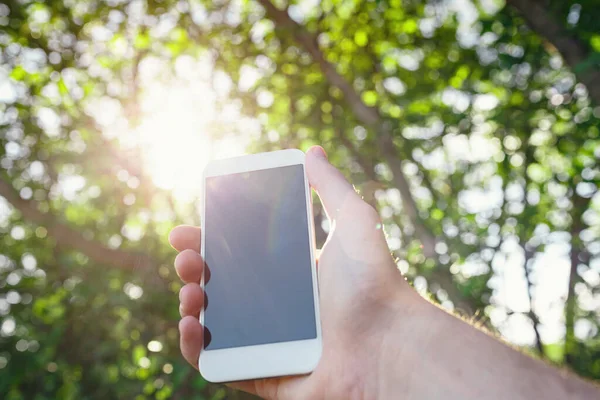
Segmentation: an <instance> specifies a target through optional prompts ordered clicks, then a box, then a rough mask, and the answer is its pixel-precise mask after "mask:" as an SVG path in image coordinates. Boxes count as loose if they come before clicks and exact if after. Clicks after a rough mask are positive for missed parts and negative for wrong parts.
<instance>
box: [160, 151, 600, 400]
mask: <svg viewBox="0 0 600 400" xmlns="http://www.w3.org/2000/svg"><path fill="white" fill-rule="evenodd" d="M306 170H307V173H308V179H309V182H310V185H311V186H312V188H313V189H314V190H316V192H317V193H318V195H319V197H320V198H321V202H322V203H323V206H324V207H325V211H326V212H327V216H328V218H329V222H330V226H331V228H330V232H329V236H328V238H327V241H326V243H325V245H324V246H323V249H322V252H321V255H320V258H319V260H318V271H319V292H320V305H321V327H322V332H323V355H322V357H321V360H320V362H319V365H318V366H317V368H316V369H315V371H313V372H312V373H311V374H309V375H305V376H294V377H284V378H269V379H259V380H254V381H247V382H236V383H234V384H232V385H231V386H233V387H236V388H239V389H243V390H246V391H248V392H251V393H255V394H257V395H259V396H261V397H265V398H270V399H400V398H402V399H507V398H510V399H527V400H529V399H532V398H535V399H556V400H558V399H560V400H563V399H567V398H569V399H589V398H590V399H591V398H600V392H598V390H597V389H596V388H595V387H594V386H593V385H591V384H589V383H587V382H584V381H582V380H580V379H578V378H576V377H573V376H570V375H568V374H564V373H561V372H560V371H557V370H556V369H554V368H552V367H550V366H548V365H546V364H544V363H541V362H539V361H537V360H534V359H531V358H529V357H527V356H525V355H523V354H521V353H519V352H517V351H514V350H513V349H511V348H509V347H507V346H505V345H504V344H503V343H501V342H499V341H497V340H494V339H493V338H491V337H490V336H488V335H486V334H484V333H483V332H481V331H479V330H477V329H475V328H473V327H472V326H470V325H468V324H466V323H464V322H463V321H461V320H459V319H457V318H454V317H453V316H451V315H450V314H447V313H446V312H444V311H442V310H440V309H438V308H437V307H435V306H433V305H432V304H430V303H429V302H427V301H426V300H424V299H422V298H421V297H420V296H419V295H418V294H417V293H416V292H415V291H414V290H412V289H411V288H410V287H409V285H408V284H407V283H406V282H405V280H404V279H403V277H402V276H401V275H400V273H399V271H398V269H397V268H396V265H395V263H394V261H393V259H392V257H391V256H390V252H389V250H388V247H387V244H386V241H385V237H384V234H383V231H382V228H381V223H380V220H379V217H378V215H377V213H376V212H375V210H374V209H373V208H372V207H371V206H369V205H368V204H366V203H365V202H364V201H363V200H362V199H361V198H360V196H359V195H358V194H356V192H355V191H354V188H353V187H352V186H351V185H350V184H349V183H348V182H347V181H346V179H344V177H343V175H342V174H341V173H340V172H339V171H338V170H337V169H335V168H334V167H333V166H332V165H331V164H330V163H329V162H328V161H327V158H326V155H325V152H324V151H323V149H321V148H320V147H313V148H311V149H310V150H309V151H308V152H307V154H306ZM169 239H170V242H171V244H172V245H173V247H175V248H176V249H177V250H178V251H180V253H179V255H178V256H177V258H176V259H175V268H176V269H177V273H178V274H179V276H180V277H181V279H182V280H183V281H184V282H186V285H185V286H184V287H183V288H182V289H181V292H180V294H179V298H180V301H181V305H180V312H181V316H182V319H181V322H180V323H179V330H180V334H181V352H182V354H183V356H184V357H185V359H186V360H187V361H188V362H189V363H190V364H191V365H192V366H194V368H197V365H198V356H199V354H200V348H201V347H202V335H203V328H202V327H201V326H200V323H199V321H198V315H199V313H200V309H201V308H202V307H203V305H204V301H205V299H204V293H203V292H202V289H201V288H200V285H199V284H198V282H199V281H200V277H201V276H202V271H203V266H204V262H203V260H202V258H201V257H200V254H198V253H199V251H200V240H201V233H200V229H198V228H194V227H189V226H180V227H177V228H175V229H174V230H173V231H172V232H171V235H170V238H169Z"/></svg>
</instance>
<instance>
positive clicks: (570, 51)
mask: <svg viewBox="0 0 600 400" xmlns="http://www.w3.org/2000/svg"><path fill="white" fill-rule="evenodd" d="M506 3H507V4H509V5H510V6H512V7H513V8H515V9H516V10H518V11H519V13H520V14H521V15H522V16H523V18H524V19H525V21H526V22H527V25H529V27H530V28H531V29H532V30H533V31H535V32H537V33H538V34H539V35H540V36H542V37H544V38H545V39H546V40H548V41H549V42H550V43H552V45H553V46H554V47H555V48H556V50H558V52H559V53H560V54H561V55H562V57H563V58H564V60H565V61H566V63H567V64H568V65H569V66H570V67H571V68H572V69H573V71H574V72H575V75H576V76H577V79H578V80H579V81H580V82H581V83H583V84H584V85H585V86H586V87H587V90H588V93H589V94H590V97H591V98H592V101H593V102H594V103H595V104H597V105H598V104H600V68H599V67H598V66H594V65H590V66H587V67H583V66H582V64H583V63H585V62H586V61H587V60H588V58H589V57H590V55H591V54H592V52H591V51H590V49H589V48H588V46H586V44H585V43H583V42H582V41H581V40H579V39H578V38H576V37H573V36H572V35H571V34H569V32H567V31H566V30H565V29H564V28H563V26H562V25H561V24H560V23H559V22H558V21H557V20H556V19H555V18H554V16H553V15H552V14H551V13H550V11H549V10H548V8H547V7H545V6H544V5H543V4H541V3H540V2H538V1H536V0H507V2H506Z"/></svg>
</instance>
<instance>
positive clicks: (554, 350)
mask: <svg viewBox="0 0 600 400" xmlns="http://www.w3.org/2000/svg"><path fill="white" fill-rule="evenodd" d="M259 3H260V2H256V1H226V0H225V1H214V2H213V1H205V0H192V1H190V2H186V1H174V0H162V1H152V0H147V1H133V2H120V1H119V2H117V1H115V2H110V1H95V0H92V1H87V2H80V1H75V0H69V1H35V2H32V1H8V2H5V3H2V4H0V144H1V146H0V184H2V185H0V318H1V320H0V397H2V398H7V399H30V398H35V399H54V398H61V399H106V398H127V399H152V398H155V399H167V398H206V399H220V398H224V397H227V398H242V397H243V395H242V394H237V393H235V392H233V391H231V390H227V389H224V388H223V387H220V386H216V385H209V384H207V382H205V381H204V380H202V378H201V377H200V376H199V375H198V374H197V372H196V371H195V370H193V369H191V367H189V366H187V365H186V363H185V362H184V361H183V360H182V358H181V357H180V355H179V349H178V334H177V319H178V317H179V315H178V312H177V292H178V290H179V288H180V286H181V284H180V283H179V280H178V278H177V277H176V276H175V274H174V271H173V270H172V267H171V264H172V259H173V256H174V252H173V251H172V250H171V249H170V248H169V247H168V245H167V244H166V235H167V233H168V231H169V229H170V228H171V227H173V226H174V225H176V224H177V223H191V224H197V223H198V220H197V213H196V208H195V204H194V202H193V201H187V200H181V199H178V198H177V197H176V196H174V195H173V193H171V192H169V191H167V190H164V189H161V188H160V187H157V185H155V184H154V183H153V180H152V177H151V176H149V174H148V171H147V170H146V168H145V167H147V163H145V161H144V154H143V153H144V152H145V149H144V148H143V147H139V146H137V147H136V146H130V145H128V144H127V143H125V142H124V141H123V140H122V137H121V136H120V135H122V132H121V131H119V132H117V133H116V134H115V132H112V131H111V129H112V126H111V127H110V129H109V127H107V125H106V124H105V123H104V122H103V119H111V118H114V119H115V120H117V122H118V123H119V124H120V125H119V126H120V127H121V128H122V129H123V130H125V131H128V130H134V129H135V128H136V127H138V126H139V125H140V124H141V123H142V122H143V112H142V111H143V110H141V106H140V98H141V97H142V96H143V95H144V90H145V88H144V87H140V81H141V78H140V77H139V72H140V71H141V70H142V67H141V65H142V64H143V63H144V62H147V61H148V60H155V61H156V60H158V61H157V62H160V63H163V64H164V65H165V66H166V67H165V70H166V71H167V72H165V76H163V77H161V78H164V80H165V82H166V85H167V87H168V85H169V82H170V81H169V79H171V78H174V77H177V76H178V75H177V74H178V72H177V68H178V65H179V64H178V63H182V62H183V61H185V60H186V59H188V60H189V59H192V60H199V59H202V58H203V57H204V58H208V59H210V69H211V71H212V75H211V78H210V79H209V80H210V81H211V83H213V84H214V83H215V82H217V81H218V79H219V78H218V77H217V75H218V74H223V75H224V76H226V78H225V81H227V82H230V83H232V84H231V85H230V87H229V88H228V89H227V90H226V91H227V100H226V101H223V100H222V99H221V101H219V104H218V105H217V106H216V107H217V110H219V112H221V111H222V110H223V108H225V107H226V106H227V105H234V106H235V107H237V108H239V110H240V112H241V113H242V114H243V115H245V116H250V117H252V118H254V119H255V120H256V121H258V122H259V125H260V128H259V131H260V134H259V135H257V137H255V138H253V140H252V141H251V144H250V146H249V149H248V150H250V151H267V150H273V149H277V148H283V147H297V148H300V149H303V150H305V149H307V148H308V147H309V146H310V145H313V144H321V145H322V146H324V147H325V148H326V150H327V151H328V153H329V158H330V160H331V161H332V162H333V163H334V164H335V165H337V166H339V167H340V168H342V170H343V171H344V173H345V174H346V175H347V176H348V177H349V179H350V180H351V181H352V182H353V183H354V184H355V186H356V187H357V189H358V190H360V191H361V193H362V194H363V195H364V197H365V199H366V200H367V201H369V202H371V203H372V204H374V205H376V206H377V207H378V209H379V211H380V213H381V215H382V219H383V224H384V228H385V230H386V233H387V235H388V237H389V244H390V248H391V250H392V251H393V252H394V255H395V256H396V257H397V259H398V266H399V268H400V269H401V270H402V271H403V272H404V273H405V274H406V275H407V277H408V278H409V279H410V280H411V281H412V282H413V283H414V286H415V288H416V289H417V290H419V291H420V292H422V293H423V294H424V295H431V296H432V297H433V298H434V299H435V300H437V301H439V302H440V303H441V304H442V305H443V306H445V307H448V308H453V307H457V308H463V309H464V310H465V311H470V312H475V311H476V310H478V311H482V312H483V316H482V318H483V322H484V323H485V324H486V325H487V326H488V327H489V328H490V329H492V330H495V331H496V332H498V333H499V334H503V335H505V336H510V335H509V334H508V333H506V332H507V331H506V330H505V327H506V326H508V325H510V323H511V319H512V318H514V317H515V316H520V317H523V318H524V319H525V320H526V321H527V323H531V322H533V324H534V325H536V328H540V326H544V325H545V324H547V326H555V325H559V328H558V331H560V332H562V331H566V333H565V334H564V335H562V336H563V337H560V338H552V339H548V340H542V341H543V342H544V345H543V346H542V345H539V346H538V347H537V350H532V351H536V352H537V353H538V355H540V356H542V357H545V358H547V359H549V360H551V361H553V362H555V363H557V364H561V365H565V366H568V367H570V368H572V369H574V370H575V371H576V372H577V373H579V374H581V375H583V376H587V377H590V378H593V379H600V364H599V362H598V359H599V358H598V352H599V351H600V345H599V344H598V343H599V342H598V340H599V328H598V325H599V318H600V316H599V312H600V310H599V309H598V307H597V306H596V304H597V299H598V296H600V293H599V288H600V278H599V277H598V275H599V272H600V259H599V258H598V257H599V254H600V216H599V213H600V200H599V195H598V183H599V180H600V169H599V166H598V159H600V152H599V150H598V149H600V104H598V103H594V102H593V99H592V97H591V96H590V95H589V93H590V92H591V90H590V89H592V88H587V89H586V88H585V87H584V86H583V85H582V84H581V83H578V82H577V79H576V74H578V75H577V76H579V74H583V73H590V71H591V72H593V71H596V72H597V70H598V69H599V65H600V62H599V60H598V55H599V54H600V36H598V32H599V31H600V26H599V25H598V24H599V22H598V21H600V18H598V17H600V15H598V8H597V7H596V4H595V3H596V2H595V1H594V0H589V1H581V2H578V3H576V4H575V3H572V2H563V1H549V2H546V3H548V10H549V12H551V14H552V15H553V16H554V18H555V20H556V21H558V22H557V23H558V24H559V25H560V26H559V28H560V30H562V31H564V32H567V34H568V35H570V37H574V38H577V39H578V40H579V41H580V42H581V43H583V45H584V47H585V50H586V51H587V52H588V53H587V57H586V58H585V61H584V62H582V63H580V64H578V65H567V63H566V61H565V60H563V59H562V58H561V57H560V55H559V54H558V53H557V50H556V48H555V47H554V46H552V45H551V44H550V43H549V42H548V38H544V37H543V36H541V35H539V34H537V33H535V32H532V31H531V29H529V28H528V27H527V25H526V23H525V22H526V21H525V20H524V19H523V18H522V17H521V16H520V14H519V13H518V12H516V11H515V10H514V9H512V8H499V7H498V4H497V2H489V1H488V2H481V3H480V2H475V3H471V2H464V3H465V4H466V5H465V8H464V9H457V8H456V7H452V6H450V5H449V4H450V3H452V2H439V1H434V0H432V1H428V2H418V1H400V0H389V1H358V0H357V1H336V0H322V1H321V2H320V4H319V6H318V7H309V6H307V5H306V3H304V2H294V1H292V2H290V3H289V5H290V8H289V13H290V15H292V17H293V18H294V19H295V20H296V21H300V23H299V26H298V27H295V26H293V25H292V24H290V23H288V24H281V23H280V22H275V23H274V22H273V21H271V20H269V16H268V15H267V14H266V13H265V10H264V9H263V7H262V6H260V4H259ZM275 3H276V4H277V5H278V6H280V7H281V6H282V5H283V3H285V2H275ZM280 3H281V4H280ZM446 3H448V4H446ZM306 43H309V44H312V45H316V48H317V50H318V51H320V52H321V53H322V55H323V59H322V60H321V61H318V62H317V61H316V60H315V57H314V54H310V51H309V50H308V49H307V47H306V46H307V44H306ZM325 63H329V66H330V67H331V69H329V70H328V69H327V68H328V67H327V65H325ZM324 65H325V67H324ZM248 71H251V72H252V73H249V72H248ZM324 71H325V72H324ZM332 72H333V73H337V74H339V75H340V76H341V78H342V79H343V81H344V82H346V83H347V87H346V89H348V88H349V90H351V91H354V92H355V93H356V94H357V96H356V101H359V102H362V104H363V105H364V106H367V108H368V109H371V107H372V108H374V109H375V110H376V111H377V112H376V118H377V120H378V121H377V122H376V123H367V122H365V121H364V118H362V117H361V116H360V115H359V113H357V112H356V105H355V104H354V105H353V104H350V102H349V101H348V100H349V97H348V93H347V92H344V90H345V89H344V88H343V87H341V86H343V84H342V85H340V83H339V82H338V81H335V79H333V80H332V78H331V76H332ZM251 75H253V76H254V77H255V78H256V79H250V78H249V77H250V76H251ZM245 80H246V81H245ZM242 82H246V83H247V84H246V86H244V85H242V84H241V83H242ZM238 83H239V84H238ZM597 84H598V83H597ZM216 86H218V85H216V84H215V87H216ZM238 106H239V107H238ZM101 111H104V114H106V115H103V116H102V118H100V117H98V115H99V113H100V112H101ZM230 122H231V121H227V120H226V118H223V120H221V121H220V122H219V123H218V124H214V125H210V126H209V127H208V128H207V132H204V134H206V135H207V136H210V137H212V138H214V140H215V141H219V140H224V138H226V134H227V133H233V134H234V136H235V137H236V138H237V139H243V138H244V134H245V133H246V132H245V131H244V130H243V129H239V128H235V127H234V126H232V124H231V123H230ZM117 125H118V124H117ZM232 130H233V131H234V132H232ZM383 132H386V133H387V134H389V136H390V142H389V143H386V146H381V138H382V135H383ZM236 135H237V136H236ZM168 140H169V132H165V141H168ZM181 145H182V147H185V145H186V144H185V143H182V144H181ZM388 148H389V150H388V151H385V149H388ZM390 160H401V168H400V171H398V170H397V169H396V170H394V168H393V165H391V163H390ZM399 172H402V173H403V174H404V175H405V176H406V178H407V181H408V186H409V193H408V194H409V195H410V196H412V198H413V200H414V203H415V206H416V209H417V213H416V215H412V216H411V215H410V213H409V212H407V210H408V207H407V205H406V203H405V199H404V196H405V195H406V192H404V193H402V192H400V190H405V189H403V188H401V187H399V186H398V184H397V183H398V176H399ZM67 182H68V183H67ZM65 187H66V188H70V189H69V190H66V189H65ZM71 192H72V193H71ZM3 199H5V200H3ZM316 207H317V210H318V207H319V205H318V203H317V204H316ZM316 214H317V220H316V225H317V227H318V228H320V227H321V222H322V221H321V219H322V213H320V212H317V213H316ZM319 231H320V233H321V235H320V236H319V238H320V241H321V242H322V239H323V237H324V232H323V231H322V230H321V229H319ZM423 232H425V233H428V234H430V235H431V236H432V237H434V238H435V241H436V244H434V247H435V249H434V250H435V251H434V252H433V254H428V253H427V252H426V247H427V246H428V244H427V243H424V240H423V238H424V237H426V236H427V235H426V234H423ZM557 244H558V246H562V247H560V248H561V249H562V253H561V254H560V255H557V256H556V258H560V259H561V260H565V262H566V263H567V264H568V265H567V268H566V269H568V270H569V274H567V275H568V278H567V277H566V276H565V275H564V274H562V275H561V274H558V275H553V276H555V277H560V278H556V279H564V285H563V286H562V287H565V288H566V287H568V289H569V291H568V293H566V292H565V294H566V296H562V298H561V296H560V295H558V296H555V297H556V298H555V300H556V304H551V305H549V306H547V308H548V309H543V308H544V307H543V306H540V305H536V302H535V301H532V299H534V300H535V299H539V298H541V297H542V296H539V297H536V296H537V295H536V288H537V287H539V286H541V283H540V282H537V281H536V276H540V275H541V274H542V273H543V270H544V268H550V267H549V266H545V265H542V264H541V263H540V262H537V263H536V260H539V259H542V258H543V256H544V255H545V254H546V253H545V251H546V248H550V247H552V246H555V247H554V248H556V246H557ZM565 249H566V250H565ZM515 255H517V257H516V261H515V258H514V256H515ZM519 257H521V258H524V259H525V260H521V258H519ZM544 260H548V258H544ZM561 265H562V264H561ZM563 266H564V265H563ZM569 267H570V268H569ZM561 268H562V267H561ZM515 269H517V270H518V271H520V272H519V274H520V275H519V276H521V275H523V276H525V278H522V281H520V282H521V283H524V285H523V287H521V286H519V287H518V288H517V289H515V287H514V286H513V287H512V289H510V290H508V292H507V289H506V288H505V289H504V292H502V290H501V289H500V288H499V286H498V285H499V283H498V282H499V281H501V280H502V279H504V278H503V277H504V274H505V273H507V274H509V273H511V271H512V273H514V270H515ZM564 270H565V268H563V269H562V270H561V271H563V272H564ZM538 284H539V285H538ZM517 286H518V285H517ZM524 287H527V288H528V289H531V290H527V289H524ZM516 290H520V291H523V290H526V291H527V295H526V296H525V297H526V298H527V299H528V301H529V304H527V305H526V307H525V308H519V307H515V308H516V309H513V307H512V304H513V303H512V302H511V301H510V298H512V297H518V296H520V295H521V294H523V293H520V294H515V291H516ZM564 297H567V301H565V298H564ZM507 298H509V301H507ZM540 302H541V300H540ZM532 303H533V304H534V305H533V306H531V304H532ZM557 307H558V309H559V313H558V314H564V318H560V317H559V318H556V312H555V309H556V308H557ZM561 310H562V311H561ZM527 323H525V325H526V327H525V329H526V330H527V329H528V331H527V332H529V333H531V334H532V335H533V334H535V333H536V332H537V333H538V334H539V332H538V331H539V329H535V330H534V329H533V327H532V326H530V325H531V324H529V325H527ZM538 325H540V326H538ZM577 327H579V328H577ZM576 328H577V329H576ZM555 330H556V327H555ZM561 334H562V333H561ZM542 339H544V338H543V337H542ZM537 340H538V338H536V341H537ZM536 343H537V342H535V343H534V342H533V341H529V345H530V346H532V347H533V346H534V345H535V344H536ZM399 362H401V360H399Z"/></svg>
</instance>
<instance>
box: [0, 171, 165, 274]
mask: <svg viewBox="0 0 600 400" xmlns="http://www.w3.org/2000/svg"><path fill="white" fill-rule="evenodd" d="M0 196H2V197H4V198H5V199H6V200H7V201H8V202H9V203H10V204H12V206H13V207H14V208H16V209H17V210H18V211H19V212H20V213H21V214H22V215H23V218H24V219H25V220H27V221H29V222H31V223H34V224H36V225H40V226H43V227H45V228H46V229H47V230H48V235H50V236H51V237H53V238H54V240H55V241H56V243H57V244H58V245H59V246H64V247H68V248H71V249H74V250H77V251H80V252H81V253H83V254H85V255H86V256H87V257H89V258H90V259H91V260H93V261H95V262H97V263H100V264H106V265H111V266H113V267H116V268H121V269H124V270H133V269H154V266H155V265H156V262H155V261H154V260H152V259H151V258H150V257H148V255H146V254H143V253H135V252H128V251H124V250H118V249H111V248H109V247H106V246H104V245H103V244H101V243H98V242H95V241H92V240H88V239H86V238H84V237H83V236H82V235H81V233H80V232H78V231H76V230H75V229H73V228H71V227H70V226H68V225H67V224H65V223H63V222H60V221H58V219H57V218H56V217H55V216H54V215H52V214H50V213H43V212H41V211H40V210H39V209H38V206H37V204H36V202H35V201H31V200H23V199H22V198H21V197H20V196H19V194H18V193H17V191H16V190H15V189H14V188H13V187H12V185H11V184H10V183H8V182H6V181H4V180H2V179H0Z"/></svg>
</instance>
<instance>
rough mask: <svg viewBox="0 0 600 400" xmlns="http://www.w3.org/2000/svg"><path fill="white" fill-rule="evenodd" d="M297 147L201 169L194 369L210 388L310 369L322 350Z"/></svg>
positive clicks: (307, 198) (308, 206)
mask: <svg viewBox="0 0 600 400" xmlns="http://www.w3.org/2000/svg"><path fill="white" fill-rule="evenodd" d="M304 160H305V155H304V153H303V152H302V151H300V150H281V151H274V152H269V153H261V154H252V155H248V156H243V157H237V158H231V159H224V160H217V161H213V162H211V163H210V164H208V166H207V167H206V168H205V170H204V176H203V187H204V190H203V200H204V201H203V206H202V244H201V249H202V250H201V252H202V256H203V258H204V260H205V273H204V278H203V280H202V282H201V285H202V286H203V288H204V291H205V293H206V297H205V298H206V299H207V301H206V302H205V303H206V304H205V307H204V310H203V311H202V312H201V313H200V322H201V323H202V324H203V326H204V327H205V328H204V329H205V334H204V344H203V348H202V350H201V352H200V358H199V361H198V366H199V369H200V372H201V374H202V376H203V377H204V378H205V379H206V380H207V381H210V382H228V381H236V380H245V379H255V378H266V377H274V376H283V375H295V374H305V373H309V372H311V371H312V370H314V368H315V367H316V365H317V363H318V361H319V359H320V357H321V349H322V340H321V323H320V315H319V296H318V287H317V270H316V264H315V257H314V248H315V241H314V223H313V217H312V201H311V199H312V197H311V192H310V187H309V184H308V180H307V177H306V171H305V164H304Z"/></svg>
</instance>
